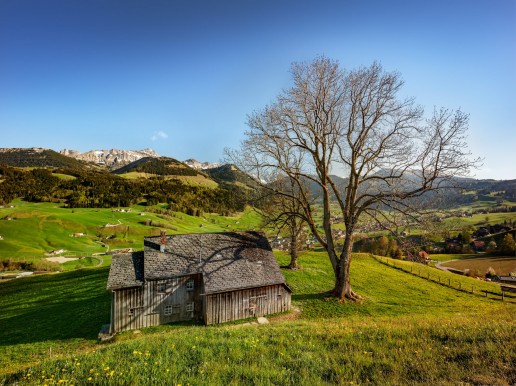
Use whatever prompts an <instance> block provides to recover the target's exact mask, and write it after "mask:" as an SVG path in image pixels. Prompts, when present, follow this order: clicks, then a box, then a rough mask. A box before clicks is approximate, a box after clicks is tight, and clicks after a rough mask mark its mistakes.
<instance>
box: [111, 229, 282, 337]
mask: <svg viewBox="0 0 516 386" xmlns="http://www.w3.org/2000/svg"><path fill="white" fill-rule="evenodd" d="M107 288H108V289H109V290H111V291H112V304H111V326H110V332H111V333H116V332H120V331H125V330H131V329H138V328H143V327H150V326H156V325H159V324H165V323H171V322H177V321H186V320H198V321H202V322H204V323H205V324H214V323H224V322H229V321H233V320H239V319H245V318H249V317H254V316H262V315H267V314H273V313H277V312H283V311H288V310H289V309H290V300H291V290H290V289H289V288H288V286H287V285H286V283H285V278H284V277H283V274H282V273H281V270H280V268H279V266H278V263H277V261H276V258H275V257H274V255H273V253H272V249H271V247H270V245H269V242H268V240H267V238H266V237H265V235H263V234H262V233H258V232H225V233H202V234H183V235H171V236H165V235H164V234H162V236H161V237H160V236H157V237H146V238H145V239H144V251H143V252H135V253H127V254H120V255H115V256H113V261H112V264H111V269H110V271H109V278H108V283H107Z"/></svg>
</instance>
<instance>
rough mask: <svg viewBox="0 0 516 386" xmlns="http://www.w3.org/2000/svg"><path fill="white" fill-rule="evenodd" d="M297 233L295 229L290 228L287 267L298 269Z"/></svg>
mask: <svg viewBox="0 0 516 386" xmlns="http://www.w3.org/2000/svg"><path fill="white" fill-rule="evenodd" d="M297 258H298V254H297V235H296V230H295V229H292V227H291V230H290V264H289V265H288V268H289V269H294V270H296V269H298V268H299V265H298V263H297Z"/></svg>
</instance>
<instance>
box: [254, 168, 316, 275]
mask: <svg viewBox="0 0 516 386" xmlns="http://www.w3.org/2000/svg"><path fill="white" fill-rule="evenodd" d="M261 191H262V196H261V197H260V201H261V205H260V214H261V216H262V218H263V219H264V225H265V226H267V227H271V228H273V229H275V230H276V231H277V232H278V233H280V232H283V231H287V232H288V235H289V254H290V263H289V265H288V268H289V269H294V270H295V269H298V268H299V263H298V256H299V252H300V251H302V250H303V249H304V247H305V242H306V237H305V232H304V229H305V227H306V221H305V215H304V212H303V207H302V205H301V202H303V200H304V199H303V198H301V197H302V195H303V196H304V197H305V199H308V197H310V192H309V191H308V187H307V186H303V191H302V192H301V191H300V188H299V185H298V184H296V182H295V181H292V180H290V179H289V178H277V179H276V180H275V181H274V182H273V183H271V184H269V185H267V186H266V187H265V188H264V189H262V190H261ZM280 192H281V193H280ZM285 193H287V194H285Z"/></svg>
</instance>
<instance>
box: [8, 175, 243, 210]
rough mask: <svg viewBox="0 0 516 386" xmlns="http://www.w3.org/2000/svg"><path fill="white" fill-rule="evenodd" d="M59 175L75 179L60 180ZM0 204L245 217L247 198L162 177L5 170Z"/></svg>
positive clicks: (233, 190)
mask: <svg viewBox="0 0 516 386" xmlns="http://www.w3.org/2000/svg"><path fill="white" fill-rule="evenodd" d="M54 173H62V174H67V175H70V176H73V177H75V178H74V179H61V178H58V177H56V176H55V175H54ZM0 181H1V182H0V204H2V205H6V204H8V203H10V202H11V201H12V200H13V199H15V198H22V199H24V200H26V201H30V202H59V203H63V204H64V205H65V206H66V207H69V208H111V207H125V206H130V205H134V204H138V203H141V202H143V203H145V204H146V205H155V204H157V203H167V204H169V208H170V209H171V210H174V211H181V212H184V213H192V212H198V211H203V212H214V213H229V212H235V211H241V210H243V209H244V207H245V205H246V204H247V201H248V193H247V192H246V191H244V190H243V189H240V188H239V187H237V186H235V185H231V184H219V187H218V188H207V187H200V186H192V185H187V184H184V183H182V182H181V181H180V180H178V179H173V178H171V179H170V178H164V177H161V176H158V177H152V178H148V179H136V180H128V179H124V178H121V177H118V176H116V175H113V174H110V173H108V172H104V171H87V170H71V169H54V170H49V169H32V170H20V169H17V168H13V167H10V166H5V165H3V166H2V165H0Z"/></svg>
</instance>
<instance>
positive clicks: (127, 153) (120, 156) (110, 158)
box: [59, 149, 159, 169]
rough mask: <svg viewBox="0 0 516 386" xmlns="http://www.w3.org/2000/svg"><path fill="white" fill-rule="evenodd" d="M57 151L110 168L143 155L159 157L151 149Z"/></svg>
mask: <svg viewBox="0 0 516 386" xmlns="http://www.w3.org/2000/svg"><path fill="white" fill-rule="evenodd" d="M59 153H61V154H63V155H66V156H68V157H73V158H75V159H78V160H82V161H88V162H93V163H96V164H99V165H105V166H107V167H109V168H111V169H114V168H118V167H121V166H124V165H127V164H130V163H131V162H134V161H137V160H139V159H142V158H144V157H159V155H158V154H157V153H156V152H155V151H154V150H152V149H143V150H120V149H110V150H90V151H88V152H86V153H81V152H78V151H76V150H69V149H63V150H61V151H60V152H59Z"/></svg>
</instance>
